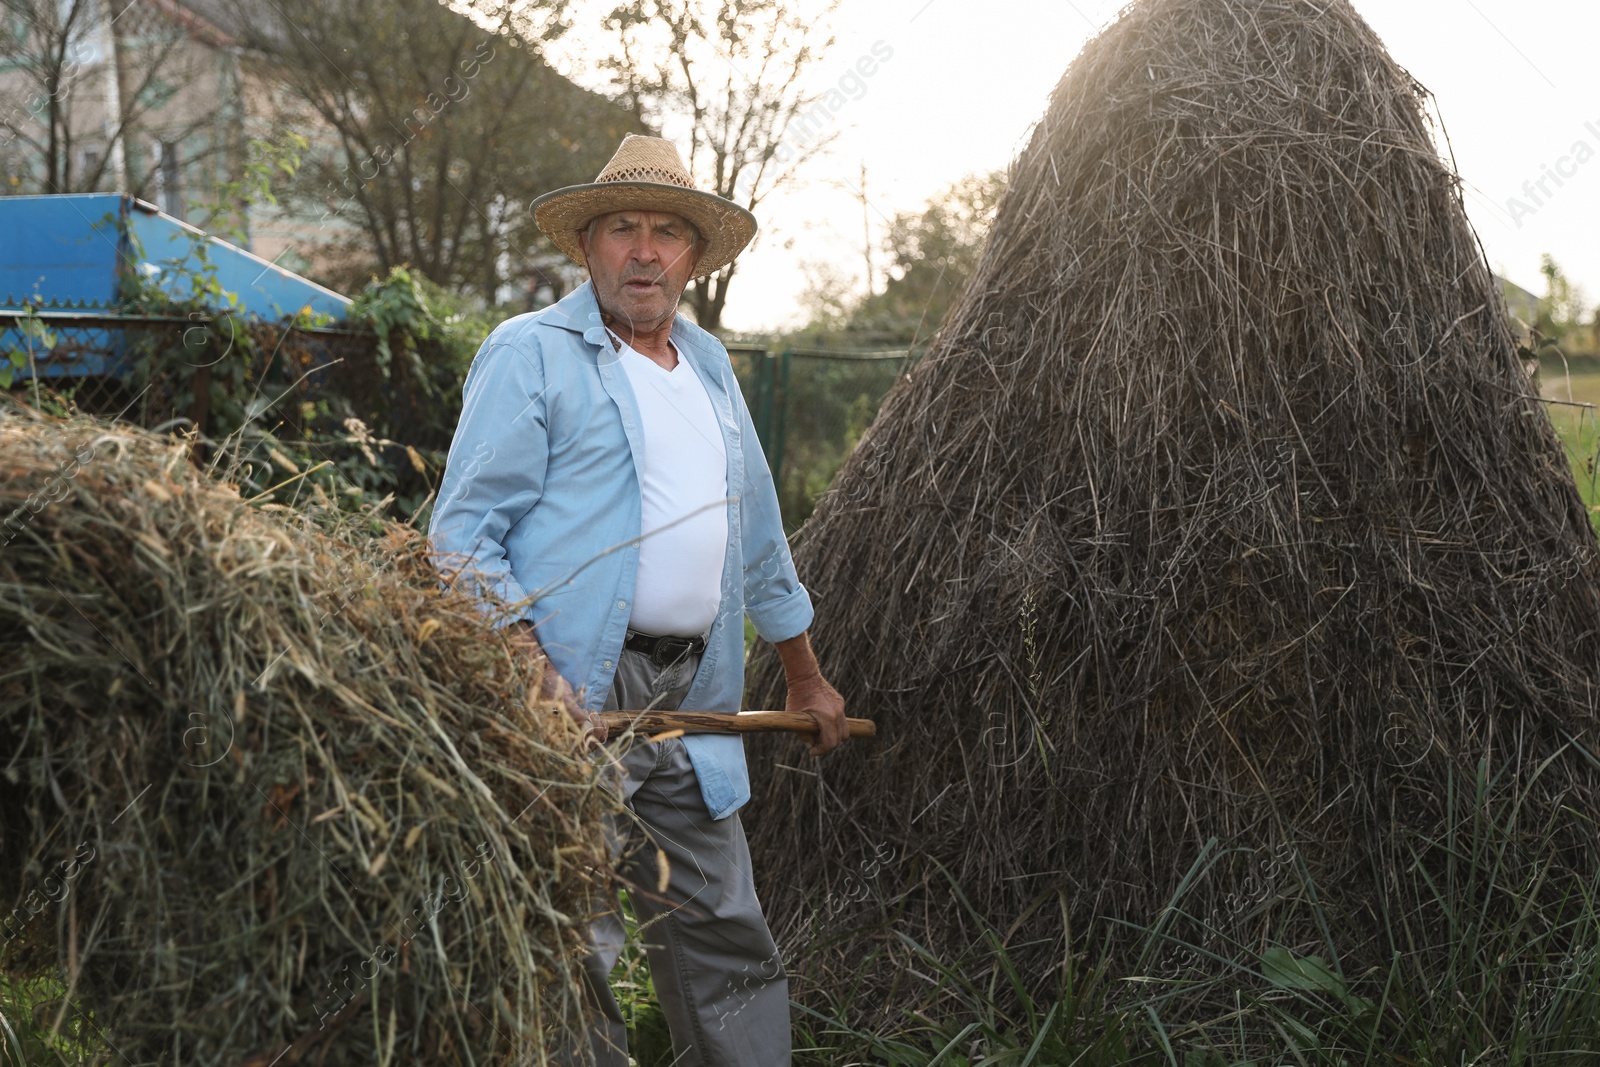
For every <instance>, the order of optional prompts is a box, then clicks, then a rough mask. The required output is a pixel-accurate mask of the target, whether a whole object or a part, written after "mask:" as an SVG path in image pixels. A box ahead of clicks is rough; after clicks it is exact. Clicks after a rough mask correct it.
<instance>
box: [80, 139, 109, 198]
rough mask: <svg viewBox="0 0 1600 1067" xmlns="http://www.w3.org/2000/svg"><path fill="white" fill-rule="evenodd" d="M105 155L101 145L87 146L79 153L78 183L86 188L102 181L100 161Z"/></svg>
mask: <svg viewBox="0 0 1600 1067" xmlns="http://www.w3.org/2000/svg"><path fill="white" fill-rule="evenodd" d="M104 158H105V156H104V154H103V153H102V152H101V149H100V146H98V145H95V146H93V147H89V148H85V149H83V150H82V152H80V153H79V154H78V184H79V185H80V186H83V187H84V188H89V187H91V186H94V185H97V184H99V182H100V177H101V175H100V161H101V160H102V159H104Z"/></svg>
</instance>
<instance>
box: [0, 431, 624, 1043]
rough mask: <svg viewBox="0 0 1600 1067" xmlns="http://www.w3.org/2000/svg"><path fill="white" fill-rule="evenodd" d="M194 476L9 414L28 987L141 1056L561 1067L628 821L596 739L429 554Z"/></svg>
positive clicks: (9, 550)
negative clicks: (583, 739) (442, 583)
mask: <svg viewBox="0 0 1600 1067" xmlns="http://www.w3.org/2000/svg"><path fill="white" fill-rule="evenodd" d="M187 456H188V450H187V448H186V447H184V446H182V445H181V444H180V445H177V446H174V445H173V444H172V443H171V442H165V441H163V440H161V439H159V438H157V437H156V436H154V435H151V434H147V433H144V432H141V431H135V430H129V429H125V428H121V427H110V426H108V425H107V424H104V423H96V422H91V421H89V420H74V421H67V422H55V421H50V420H45V419H42V418H40V417H37V416H32V415H29V414H27V413H23V412H18V411H15V410H7V411H6V412H4V413H3V414H0V465H3V470H4V474H3V482H0V521H3V522H4V523H5V525H4V529H5V532H6V536H7V537H8V538H9V540H8V542H7V543H6V544H5V545H4V547H3V548H0V647H3V649H4V656H3V658H0V904H3V910H0V921H4V922H6V923H7V924H8V925H7V926H6V931H5V937H4V939H3V940H0V965H3V970H4V973H5V975H6V976H8V977H9V979H11V980H19V979H21V978H23V977H26V976H28V975H46V976H57V977H59V981H60V983H61V984H62V985H63V986H64V989H57V990H56V992H55V996H54V998H53V999H49V1000H47V1002H46V1003H45V1004H43V1005H42V1006H41V1007H40V1010H39V1013H38V1019H37V1020H36V1025H40V1026H43V1027H47V1028H48V1027H50V1026H52V1025H54V1024H57V1023H58V1022H59V1023H60V1024H61V1026H62V1029H63V1030H65V1031H68V1032H81V1033H82V1034H84V1036H85V1038H86V1040H87V1042H88V1044H89V1045H90V1046H91V1047H98V1048H100V1049H101V1056H102V1057H103V1058H104V1057H109V1059H110V1061H111V1062H118V1063H129V1064H137V1065H143V1064H154V1063H183V1064H207V1065H210V1064H216V1065H225V1067H241V1065H245V1064H250V1065H255V1067H264V1065H266V1064H268V1063H273V1062H276V1063H279V1064H291V1063H301V1062H304V1063H318V1064H323V1063H326V1064H350V1065H355V1064H360V1065H363V1067H370V1065H372V1064H404V1063H427V1064H465V1063H476V1064H480V1065H484V1064H497V1063H512V1062H515V1063H519V1064H522V1063H530V1064H531V1063H535V1062H542V1059H541V1058H540V1057H539V1056H537V1055H536V1053H538V1052H540V1047H541V1042H542V1041H543V1040H546V1039H548V1036H549V1035H554V1034H555V1033H557V1032H559V1031H561V1030H562V1029H563V1028H564V1027H565V1026H567V1025H569V1024H570V1023H571V1022H572V1021H573V1020H574V1019H575V1018H576V1016H575V1011H576V1009H577V1004H578V1000H577V997H578V992H577V987H576V986H575V985H574V981H575V972H574V971H573V968H572V966H571V963H570V960H571V958H572V956H571V950H572V948H573V946H574V944H575V943H576V942H577V941H578V939H579V938H580V937H581V935H582V928H581V924H580V922H579V920H581V918H582V916H583V914H584V904H583V894H584V893H585V892H586V888H587V883H588V880H589V879H590V878H591V875H590V874H589V873H587V872H588V871H589V870H590V869H591V865H599V864H600V862H601V860H602V857H603V852H602V838H601V834H600V821H599V817H600V815H601V814H602V812H603V811H604V810H605V805H606V803H607V802H606V800H605V797H604V794H603V793H602V792H599V791H597V790H596V781H595V778H594V775H593V773H592V771H591V769H590V765H589V764H588V763H587V762H586V761H583V760H580V759H575V758H573V757H572V756H571V755H569V753H570V752H574V751H576V748H575V746H574V741H575V738H573V737H572V736H571V728H570V726H569V724H568V722H567V720H566V718H565V717H564V716H562V715H559V714H557V713H554V712H552V711H551V710H550V709H548V708H545V707H541V706H529V707H524V706H522V704H521V701H520V699H519V695H520V694H521V693H522V692H524V691H536V690H528V689H527V687H528V686H529V685H530V684H531V683H532V682H534V681H535V679H533V678H532V677H530V674H529V670H528V669H527V667H526V660H525V659H514V658H513V657H512V656H511V655H510V654H509V653H508V651H507V649H506V647H505V645H504V643H503V642H502V641H500V640H499V639H498V638H496V637H495V636H494V635H493V634H492V632H491V630H490V629H489V627H488V625H487V623H486V622H485V621H484V620H483V619H482V617H481V616H480V614H479V613H478V612H477V611H475V610H474V607H473V605H472V603H471V602H470V601H469V600H468V599H467V598H466V597H465V596H464V595H462V594H459V593H454V592H450V593H446V592H442V591H441V590H440V589H439V588H438V580H437V577H436V575H435V574H434V573H433V572H432V570H431V568H430V567H429V565H428V563H427V557H426V555H425V553H424V551H423V541H422V540H421V538H420V537H418V536H417V535H415V534H414V533H412V532H411V531H409V530H406V529H402V528H399V527H390V528H389V529H388V530H387V531H386V532H385V533H384V534H383V536H382V538H372V539H370V540H369V539H366V538H361V539H356V538H352V539H350V540H348V541H347V540H344V539H341V538H340V537H338V536H332V535H330V534H328V533H324V532H319V531H318V530H317V529H315V528H313V520H311V519H308V518H306V517H304V516H303V515H302V514H300V513H298V512H292V511H290V510H289V509H288V508H282V507H279V508H276V509H275V511H276V512H277V513H276V514H273V513H268V512H264V511H263V510H261V509H260V508H259V507H257V506H254V505H251V504H248V503H246V502H243V501H241V500H240V498H239V495H238V494H237V492H234V491H232V490H231V489H229V488H228V487H225V486H221V485H219V484H217V483H216V482H213V481H211V480H209V479H207V478H205V477H203V476H201V475H200V474H198V473H197V472H196V471H195V470H194V469H193V468H192V467H191V465H190V463H189V460H188V458H187ZM269 507H270V505H269ZM18 509H20V510H18ZM335 532H337V531H335ZM362 545H364V546H365V547H360V546H362ZM10 1022H11V1023H12V1024H13V1025H14V1026H15V1025H16V1024H17V1023H18V1022H19V1020H17V1019H14V1018H13V1019H11V1020H10ZM106 1050H114V1052H112V1051H106ZM103 1061H104V1059H102V1060H101V1062H103Z"/></svg>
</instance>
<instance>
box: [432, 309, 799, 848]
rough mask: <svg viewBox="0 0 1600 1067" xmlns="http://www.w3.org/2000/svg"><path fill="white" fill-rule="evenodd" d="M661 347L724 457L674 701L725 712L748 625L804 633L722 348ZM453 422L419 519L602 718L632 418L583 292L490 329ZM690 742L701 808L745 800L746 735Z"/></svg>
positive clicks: (633, 447)
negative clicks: (706, 590)
mask: <svg viewBox="0 0 1600 1067" xmlns="http://www.w3.org/2000/svg"><path fill="white" fill-rule="evenodd" d="M672 342H673V344H674V345H676V346H677V349H678V353H679V355H680V356H681V357H682V358H684V359H687V360H688V361H689V363H690V365H691V366H693V367H694V369H695V371H696V372H697V373H698V374H699V375H700V379H701V381H702V382H704V383H705V387H706V392H707V394H708V395H709V396H710V398H711V405H712V408H713V409H714V410H715V412H716V416H717V424H718V426H719V427H720V428H721V430H722V438H723V441H724V443H725V444H726V446H727V453H728V491H729V501H728V505H727V512H728V552H727V556H726V558H725V559H724V561H723V567H722V601H721V606H720V607H719V608H718V609H717V617H716V621H715V622H714V623H713V624H712V626H711V632H710V634H709V636H708V637H707V639H706V651H705V655H704V657H703V658H702V659H701V661H700V668H699V670H698V672H697V673H696V674H695V678H694V684H693V685H692V686H691V687H690V689H689V692H688V695H687V696H685V697H684V702H683V706H684V707H685V708H691V709H694V710H696V711H721V712H735V711H738V710H739V705H740V701H741V699H742V697H743V694H744V617H745V616H746V615H748V616H749V617H750V621H751V622H752V623H753V624H754V625H755V628H756V632H757V633H758V634H760V635H761V636H762V637H763V638H765V639H766V640H768V641H784V640H787V639H788V638H791V637H795V636H797V635H799V634H801V633H803V632H805V631H806V630H807V629H808V628H809V627H810V626H811V615H812V610H811V598H810V596H808V595H807V593H806V591H805V588H804V587H803V586H802V585H801V584H800V579H799V577H798V576H797V575H796V574H795V569H794V561H793V560H792V559H791V557H790V555H789V544H788V540H787V539H786V538H785V537H784V534H783V523H782V521H781V520H780V518H779V515H778V497H777V492H776V490H775V489H774V487H773V484H772V474H771V472H770V471H769V470H768V469H767V461H766V457H765V456H764V455H763V454H762V451H761V443H760V442H759V441H758V440H757V439H756V433H755V428H754V426H752V425H751V422H750V413H749V411H747V410H746V408H745V404H744V397H743V396H742V395H741V394H740V392H739V385H738V382H737V381H735V379H734V376H733V365H732V364H731V363H730V362H729V361H728V353H727V350H726V349H724V348H723V347H722V345H721V343H720V342H718V341H717V339H716V338H715V337H712V336H711V335H710V334H709V333H706V332H705V331H704V330H701V329H699V328H698V327H696V326H693V325H691V324H690V323H688V322H687V321H685V320H684V319H683V318H681V317H680V318H678V319H677V320H676V321H675V322H674V323H673V326H672ZM462 395H463V403H462V407H461V421H460V422H459V423H458V424H457V426H456V434H455V438H454V440H453V441H452V442H451V444H450V459H449V462H448V464H447V465H446V467H445V475H444V482H443V484H442V485H441V486H440V493H439V501H438V503H437V504H436V505H435V506H434V510H433V522H432V525H431V526H430V528H429V536H430V537H431V539H432V542H433V547H434V551H435V552H436V553H437V554H438V556H439V559H440V565H441V567H442V568H443V569H445V570H446V571H447V572H448V571H451V570H455V569H459V570H460V577H459V578H458V579H457V580H458V581H461V582H466V583H469V587H471V588H476V589H478V590H480V591H483V592H486V593H492V594H493V595H495V596H498V597H499V598H500V599H502V600H504V601H505V602H506V603H508V604H511V605H512V611H511V613H510V614H509V615H504V616H502V617H500V618H498V619H497V620H496V621H497V623H499V624H500V625H506V624H509V623H511V622H513V621H515V620H517V619H528V620H529V621H531V622H532V623H533V624H534V625H535V627H536V628H537V633H538V636H539V642H540V643H541V644H542V645H543V646H544V649H545V652H546V654H547V655H548V656H549V657H550V662H551V663H552V664H553V665H554V666H555V668H556V670H558V671H560V672H561V675H562V677H564V678H566V679H567V681H569V682H571V683H572V685H573V687H574V688H577V689H580V690H581V694H582V695H581V700H582V702H583V704H584V705H585V706H586V707H588V708H589V709H590V710H596V711H597V710H599V709H600V708H601V706H602V705H604V703H605V699H606V694H607V693H608V692H609V691H610V689H611V678H612V675H613V674H615V673H616V668H617V658H618V656H619V655H620V654H621V652H622V641H623V638H624V637H625V636H626V634H627V629H628V617H629V614H630V610H631V607H632V605H631V604H630V603H629V600H630V598H631V597H632V596H633V589H634V581H635V578H636V576H637V574H638V567H639V541H640V537H641V534H642V531H641V529H640V519H639V509H640V493H639V486H640V483H641V479H642V471H643V448H644V438H643V428H642V425H641V423H640V418H639V406H638V404H637V402H636V401H635V400H634V396H633V389H632V387H631V386H630V385H629V383H628V376H627V373H626V372H625V371H624V369H623V368H622V366H621V365H620V363H619V361H618V356H617V353H616V351H615V350H614V349H613V348H612V346H611V344H610V342H609V338H608V337H607V335H606V330H605V327H604V326H603V325H601V322H600V308H599V306H598V305H597V304H596V303H595V298H594V291H593V289H592V288H591V287H590V285H589V283H587V282H586V283H584V284H583V285H582V286H581V287H579V288H578V289H576V290H574V291H573V292H572V293H571V294H569V295H568V296H566V297H565V298H563V299H562V300H561V301H560V302H559V303H557V304H554V305H552V306H551V307H548V308H545V309H544V310H543V311H536V312H534V313H532V314H529V315H519V316H517V317H516V318H513V319H509V320H507V321H506V322H504V323H502V324H501V325H500V326H498V327H497V328H496V329H495V331H494V332H493V333H491V334H490V335H489V337H488V339H487V340H485V341H484V342H483V347H482V348H480V349H479V350H478V354H477V356H476V357H475V358H474V359H473V361H472V368H471V370H469V371H468V372H467V380H466V384H465V386H464V387H463V390H462ZM684 747H685V748H686V749H687V750H688V753H689V759H690V761H691V762H693V764H694V769H695V773H696V774H697V775H698V776H699V779H700V791H701V794H702V795H703V796H704V797H705V802H706V808H707V809H708V810H709V811H710V813H711V816H712V818H715V819H721V818H725V817H727V816H728V815H731V814H733V813H734V812H735V811H737V810H739V808H740V807H741V806H742V805H743V804H744V803H745V802H746V801H747V800H749V799H750V772H749V769H748V768H747V767H746V765H745V759H744V741H743V739H742V738H740V737H738V736H736V735H715V734H691V735H689V736H688V737H685V738H684Z"/></svg>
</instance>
